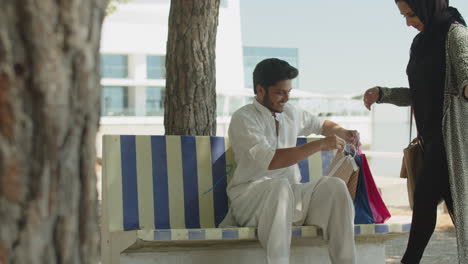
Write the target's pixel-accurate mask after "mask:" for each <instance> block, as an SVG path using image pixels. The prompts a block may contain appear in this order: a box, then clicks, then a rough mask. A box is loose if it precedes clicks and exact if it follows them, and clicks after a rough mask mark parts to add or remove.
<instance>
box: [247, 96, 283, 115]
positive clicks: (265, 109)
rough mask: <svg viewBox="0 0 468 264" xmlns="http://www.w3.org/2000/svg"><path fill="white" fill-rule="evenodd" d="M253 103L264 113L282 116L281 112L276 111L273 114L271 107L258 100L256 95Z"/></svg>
mask: <svg viewBox="0 0 468 264" xmlns="http://www.w3.org/2000/svg"><path fill="white" fill-rule="evenodd" d="M253 105H254V106H255V108H256V109H257V110H258V111H259V112H260V113H262V114H266V115H268V116H272V117H275V116H276V117H278V116H281V113H275V114H273V113H272V112H271V110H270V109H268V108H267V107H265V106H264V105H262V104H261V103H260V102H259V101H257V97H254V100H253Z"/></svg>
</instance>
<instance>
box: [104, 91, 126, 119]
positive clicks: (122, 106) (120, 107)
mask: <svg viewBox="0 0 468 264" xmlns="http://www.w3.org/2000/svg"><path fill="white" fill-rule="evenodd" d="M101 100H102V102H101V115H102V116H126V115H128V114H129V109H128V87H119V86H105V87H102V97H101Z"/></svg>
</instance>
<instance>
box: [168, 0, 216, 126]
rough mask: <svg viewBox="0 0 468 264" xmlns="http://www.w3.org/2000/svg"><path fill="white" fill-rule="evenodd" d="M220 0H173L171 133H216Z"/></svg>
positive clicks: (171, 12)
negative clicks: (217, 44)
mask: <svg viewBox="0 0 468 264" xmlns="http://www.w3.org/2000/svg"><path fill="white" fill-rule="evenodd" d="M218 13H219V0H196V1H193V0H172V1H171V10H170V14H169V32H168V41H167V53H166V99H165V102H164V104H165V110H164V126H165V130H166V134H167V135H215V134H216V67H215V48H216V31H217V27H218Z"/></svg>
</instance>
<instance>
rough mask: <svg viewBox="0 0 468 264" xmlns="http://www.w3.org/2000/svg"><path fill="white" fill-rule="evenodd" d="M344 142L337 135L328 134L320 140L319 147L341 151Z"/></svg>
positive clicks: (324, 149) (325, 149)
mask: <svg viewBox="0 0 468 264" xmlns="http://www.w3.org/2000/svg"><path fill="white" fill-rule="evenodd" d="M345 145H346V142H345V141H344V140H343V139H342V138H340V137H338V136H329V137H326V138H324V139H321V141H320V149H321V150H322V151H328V150H335V149H337V150H338V151H340V152H341V151H343V149H344V147H345Z"/></svg>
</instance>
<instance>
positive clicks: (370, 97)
mask: <svg viewBox="0 0 468 264" xmlns="http://www.w3.org/2000/svg"><path fill="white" fill-rule="evenodd" d="M378 99H379V88H377V87H374V88H370V89H368V90H367V91H366V92H365V93H364V99H363V100H364V105H365V106H366V108H367V110H370V107H371V105H373V104H374V103H375V102H377V100H378Z"/></svg>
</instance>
